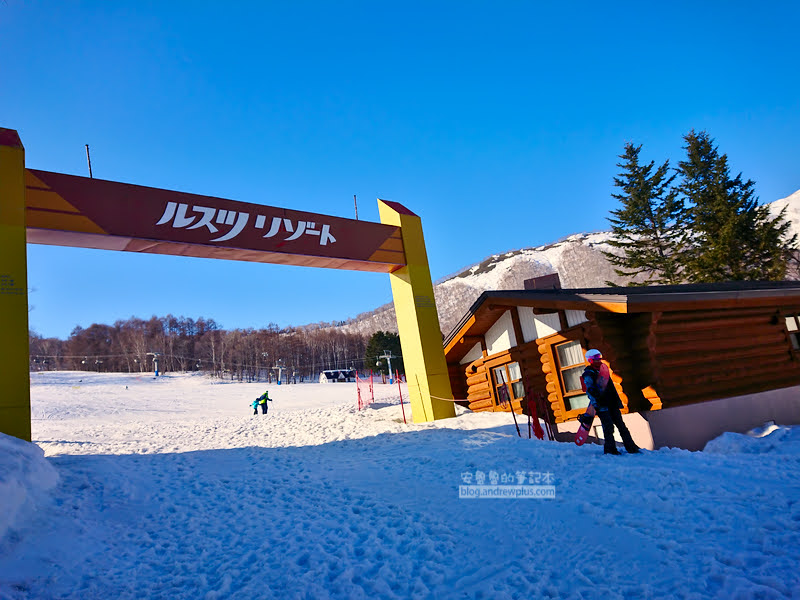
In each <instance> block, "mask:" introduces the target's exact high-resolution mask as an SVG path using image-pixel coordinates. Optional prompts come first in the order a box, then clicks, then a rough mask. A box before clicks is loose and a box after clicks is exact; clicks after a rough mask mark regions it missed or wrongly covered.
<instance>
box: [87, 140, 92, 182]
mask: <svg viewBox="0 0 800 600" xmlns="http://www.w3.org/2000/svg"><path fill="white" fill-rule="evenodd" d="M86 162H87V163H88V164H89V179H93V177H92V159H91V158H90V157H89V144H86Z"/></svg>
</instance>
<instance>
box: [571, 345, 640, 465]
mask: <svg viewBox="0 0 800 600" xmlns="http://www.w3.org/2000/svg"><path fill="white" fill-rule="evenodd" d="M586 361H587V362H588V363H589V366H588V367H586V368H585V369H584V370H583V375H582V378H583V385H584V387H585V388H586V394H587V395H588V396H589V404H591V405H592V406H593V407H594V409H595V412H596V413H597V416H598V417H600V424H601V425H602V426H603V436H604V437H605V446H604V448H603V452H604V454H619V450H617V444H616V443H615V442H614V426H616V427H617V429H619V435H620V437H621V438H622V443H623V444H624V445H625V450H627V451H628V453H629V454H636V453H637V452H639V446H637V445H636V443H635V442H634V441H633V438H632V437H631V432H630V431H628V428H627V426H626V425H625V422H624V421H623V420H622V413H621V412H620V409H621V408H622V400H621V399H620V397H619V394H618V393H617V388H616V386H615V385H614V382H612V381H611V377H610V375H609V373H608V370H607V368H606V369H603V368H602V367H603V355H602V353H601V352H600V351H599V350H594V349H592V350H589V351H588V352H587V353H586ZM601 371H602V372H601Z"/></svg>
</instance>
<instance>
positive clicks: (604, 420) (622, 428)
mask: <svg viewBox="0 0 800 600" xmlns="http://www.w3.org/2000/svg"><path fill="white" fill-rule="evenodd" d="M597 416H598V417H600V424H601V425H602V426H603V437H604V438H605V446H604V448H603V451H604V452H605V453H606V454H616V453H617V444H616V442H615V441H614V426H615V425H616V426H617V429H619V435H620V437H621V438H622V443H623V444H624V445H625V450H627V451H628V452H636V451H638V450H639V446H637V445H636V443H635V442H634V441H633V438H632V437H631V432H630V431H628V427H627V426H626V425H625V422H624V421H623V420H622V413H621V412H619V408H616V407H609V409H608V410H604V411H600V412H598V413H597Z"/></svg>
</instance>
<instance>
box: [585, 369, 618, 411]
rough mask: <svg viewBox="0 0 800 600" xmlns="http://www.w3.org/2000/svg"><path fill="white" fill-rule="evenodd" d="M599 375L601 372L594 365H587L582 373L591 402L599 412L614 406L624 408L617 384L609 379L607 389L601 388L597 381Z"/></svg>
mask: <svg viewBox="0 0 800 600" xmlns="http://www.w3.org/2000/svg"><path fill="white" fill-rule="evenodd" d="M599 375H600V373H598V372H597V370H596V369H594V368H592V367H586V368H585V369H584V370H583V375H581V378H582V379H583V385H584V386H585V387H586V394H587V395H588V396H589V404H591V405H592V406H594V409H595V410H596V411H597V412H605V411H607V410H608V409H609V408H610V407H612V406H616V407H617V408H622V400H621V399H620V397H619V394H618V393H617V386H615V385H614V382H613V381H611V380H610V379H609V380H608V383H607V384H606V387H605V389H603V388H601V387H600V385H599V382H598V381H597V380H598V379H599V377H598V376H599Z"/></svg>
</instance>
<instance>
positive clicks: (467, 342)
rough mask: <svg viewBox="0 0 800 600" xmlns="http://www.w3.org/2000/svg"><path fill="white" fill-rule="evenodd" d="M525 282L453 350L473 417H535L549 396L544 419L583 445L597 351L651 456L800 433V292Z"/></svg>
mask: <svg viewBox="0 0 800 600" xmlns="http://www.w3.org/2000/svg"><path fill="white" fill-rule="evenodd" d="M525 283H526V288H532V289H525V290H517V291H486V292H484V293H483V294H481V296H480V297H479V298H478V299H477V300H476V301H475V303H474V304H473V305H472V307H471V308H470V310H469V311H468V312H467V314H466V315H464V317H463V318H462V319H461V321H460V322H459V323H458V324H457V325H456V326H455V328H454V329H453V331H452V332H451V333H450V334H449V335H448V336H447V337H446V339H445V341H444V345H445V357H446V361H447V366H448V372H449V376H450V382H451V385H452V389H453V394H454V397H455V398H456V399H457V400H459V401H460V403H461V404H463V405H464V406H467V407H469V408H470V409H472V410H475V411H498V410H514V411H515V412H517V413H524V412H526V407H527V406H529V404H528V403H527V402H526V398H530V397H531V396H532V395H538V396H539V397H543V398H545V399H546V401H545V402H544V403H542V406H543V407H544V409H545V411H546V414H545V415H541V414H540V415H539V416H540V417H544V418H545V419H547V420H549V421H550V422H551V423H552V424H553V427H554V429H555V431H556V435H555V437H556V439H563V440H571V439H573V437H574V436H572V435H570V434H571V433H574V432H575V431H577V426H578V423H577V421H576V419H577V417H578V416H579V415H580V414H582V413H583V412H584V411H585V409H586V406H587V405H588V398H587V396H586V394H585V393H584V392H583V390H582V389H581V383H580V375H581V373H582V372H583V369H584V368H585V366H586V363H585V360H584V355H585V353H586V350H588V349H589V348H597V349H598V350H600V351H601V352H602V353H603V358H604V361H605V362H606V363H607V364H608V366H609V368H610V370H611V373H612V381H613V383H614V385H615V386H616V387H617V390H618V391H619V394H620V398H621V399H622V402H623V405H624V408H623V411H622V412H623V415H624V419H625V421H626V423H627V424H628V427H629V429H630V430H631V432H632V434H633V435H634V439H635V440H636V441H637V443H638V444H639V445H640V446H642V447H644V448H650V449H654V448H660V447H664V446H672V447H681V448H686V449H689V450H700V449H702V448H703V446H704V445H705V443H706V442H707V441H708V440H710V439H713V438H714V437H716V436H718V435H720V434H721V433H723V432H725V431H738V432H745V431H748V430H750V429H753V428H755V427H757V426H760V425H763V424H764V423H766V422H769V421H774V422H776V423H778V424H786V425H788V424H800V282H727V283H721V284H689V285H676V286H646V287H624V288H621V287H617V288H615V287H608V288H591V289H558V284H557V280H556V282H555V285H553V280H552V278H550V279H549V280H547V283H548V284H549V285H550V287H552V288H553V289H537V281H535V280H530V281H528V282H525ZM539 283H541V282H539ZM506 400H509V401H508V402H507V401H506ZM540 412H541V407H540ZM595 426H596V427H595V428H594V430H595V431H594V434H595V436H597V438H601V437H602V430H601V429H600V427H599V424H598V423H597V421H596V422H595Z"/></svg>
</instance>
